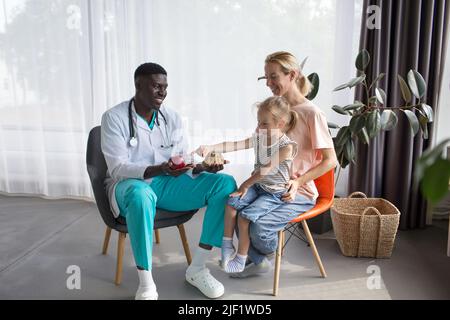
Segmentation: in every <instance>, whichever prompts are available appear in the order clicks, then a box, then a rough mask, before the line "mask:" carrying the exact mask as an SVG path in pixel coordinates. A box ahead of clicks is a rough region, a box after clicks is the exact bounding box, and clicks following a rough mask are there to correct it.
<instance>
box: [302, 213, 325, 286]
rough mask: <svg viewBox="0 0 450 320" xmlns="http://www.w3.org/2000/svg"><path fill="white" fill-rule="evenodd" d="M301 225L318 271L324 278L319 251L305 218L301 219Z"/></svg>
mask: <svg viewBox="0 0 450 320" xmlns="http://www.w3.org/2000/svg"><path fill="white" fill-rule="evenodd" d="M302 226H303V230H304V231H305V234H306V237H307V238H308V242H309V244H310V246H311V250H312V252H313V255H314V258H315V259H316V262H317V265H318V266H319V269H320V273H321V274H322V277H324V278H326V277H327V274H326V272H325V268H324V267H323V264H322V260H320V256H319V252H318V251H317V248H316V244H315V243H314V239H313V237H312V236H311V232H310V231H309V228H308V224H307V223H306V221H305V220H303V221H302Z"/></svg>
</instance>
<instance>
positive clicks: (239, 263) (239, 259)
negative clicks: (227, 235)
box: [225, 253, 247, 273]
mask: <svg viewBox="0 0 450 320" xmlns="http://www.w3.org/2000/svg"><path fill="white" fill-rule="evenodd" d="M246 260H247V256H244V255H241V254H239V253H238V254H237V255H236V257H234V259H233V260H231V261H230V262H228V264H227V265H226V266H225V272H226V273H238V272H242V271H244V269H245V261H246Z"/></svg>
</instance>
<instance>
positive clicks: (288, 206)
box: [248, 195, 315, 264]
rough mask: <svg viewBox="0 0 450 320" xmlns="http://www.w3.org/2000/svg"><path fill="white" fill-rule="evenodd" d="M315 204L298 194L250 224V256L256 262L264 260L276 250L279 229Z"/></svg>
mask: <svg viewBox="0 0 450 320" xmlns="http://www.w3.org/2000/svg"><path fill="white" fill-rule="evenodd" d="M314 204H315V201H312V200H310V199H308V198H306V197H304V196H301V195H297V197H296V198H295V201H293V202H282V204H281V205H280V206H278V207H277V208H275V209H274V210H272V211H271V212H270V213H268V214H266V215H264V216H262V217H260V218H259V219H258V220H256V221H255V222H254V223H252V224H251V225H250V228H249V233H250V242H251V245H250V248H249V252H248V255H249V258H250V260H251V261H252V262H253V263H254V264H259V263H261V262H263V261H264V259H265V257H266V255H268V254H271V253H273V252H275V250H276V248H277V246H278V231H280V230H283V229H284V227H285V226H286V225H287V224H288V223H289V222H290V221H291V220H292V219H294V218H295V217H297V216H299V215H300V214H302V213H304V212H306V211H308V210H309V209H311V208H312V207H313V206H314Z"/></svg>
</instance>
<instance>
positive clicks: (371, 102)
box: [369, 96, 377, 104]
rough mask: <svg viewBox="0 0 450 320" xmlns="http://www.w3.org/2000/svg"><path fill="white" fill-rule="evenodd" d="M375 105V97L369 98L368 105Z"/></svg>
mask: <svg viewBox="0 0 450 320" xmlns="http://www.w3.org/2000/svg"><path fill="white" fill-rule="evenodd" d="M376 103H377V96H373V97H370V98H369V104H376Z"/></svg>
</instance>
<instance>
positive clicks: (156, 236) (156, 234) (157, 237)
mask: <svg viewBox="0 0 450 320" xmlns="http://www.w3.org/2000/svg"><path fill="white" fill-rule="evenodd" d="M155 242H156V243H157V244H159V229H156V230H155Z"/></svg>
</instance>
